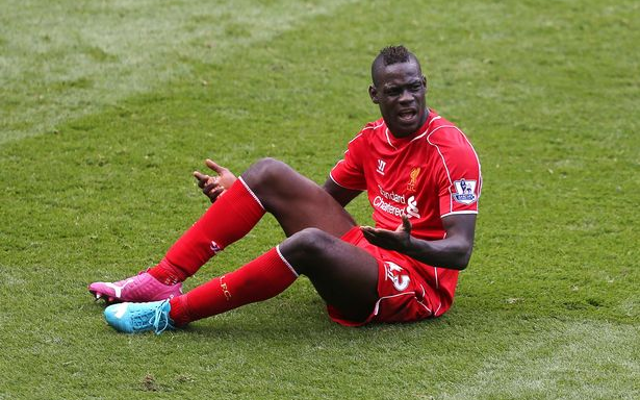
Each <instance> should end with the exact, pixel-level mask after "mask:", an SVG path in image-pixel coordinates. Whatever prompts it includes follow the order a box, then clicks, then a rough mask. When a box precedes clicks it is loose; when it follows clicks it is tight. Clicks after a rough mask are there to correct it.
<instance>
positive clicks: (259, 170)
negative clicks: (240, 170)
mask: <svg viewBox="0 0 640 400" xmlns="http://www.w3.org/2000/svg"><path fill="white" fill-rule="evenodd" d="M290 170H291V167H289V166H288V165H287V164H285V163H283V162H282V161H280V160H276V159H275V158H270V157H265V158H262V159H260V160H258V161H256V162H255V163H254V164H253V165H251V167H249V169H248V170H247V171H246V172H245V173H244V174H242V176H243V177H244V179H246V180H249V181H252V182H255V183H269V182H274V181H275V180H278V179H282V177H283V176H284V175H286V173H287V172H288V171H290Z"/></svg>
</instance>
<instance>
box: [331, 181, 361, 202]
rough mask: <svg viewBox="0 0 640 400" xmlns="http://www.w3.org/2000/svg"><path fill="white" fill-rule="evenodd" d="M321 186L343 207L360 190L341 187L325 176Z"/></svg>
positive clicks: (356, 195)
mask: <svg viewBox="0 0 640 400" xmlns="http://www.w3.org/2000/svg"><path fill="white" fill-rule="evenodd" d="M322 188H323V189H324V190H325V191H326V192H327V193H329V194H330V195H331V197H333V198H334V199H336V201H337V202H338V203H340V205H341V206H342V207H345V206H346V205H347V204H349V202H350V201H351V200H353V199H355V198H356V197H358V195H359V194H360V193H362V191H360V190H352V189H347V188H343V187H342V186H340V185H338V184H337V183H335V182H334V181H333V179H331V178H327V181H326V182H325V183H324V185H322Z"/></svg>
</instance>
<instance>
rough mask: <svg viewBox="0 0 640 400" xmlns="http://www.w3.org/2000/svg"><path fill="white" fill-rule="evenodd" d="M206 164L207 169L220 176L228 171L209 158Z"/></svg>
mask: <svg viewBox="0 0 640 400" xmlns="http://www.w3.org/2000/svg"><path fill="white" fill-rule="evenodd" d="M204 163H205V164H206V165H207V167H209V168H210V169H212V170H214V171H216V173H218V174H221V173H222V172H223V171H224V170H226V168H224V167H221V166H219V165H218V164H216V163H215V161H213V160H211V159H208V158H207V159H206V160H205V162H204Z"/></svg>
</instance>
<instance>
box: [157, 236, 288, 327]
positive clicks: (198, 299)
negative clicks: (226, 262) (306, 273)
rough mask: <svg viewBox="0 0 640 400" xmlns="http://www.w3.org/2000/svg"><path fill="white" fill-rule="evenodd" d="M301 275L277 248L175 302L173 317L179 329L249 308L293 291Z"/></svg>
mask: <svg viewBox="0 0 640 400" xmlns="http://www.w3.org/2000/svg"><path fill="white" fill-rule="evenodd" d="M297 277H298V274H297V273H296V272H295V270H294V269H293V268H292V267H291V266H290V265H289V263H288V262H287V261H286V260H285V259H284V258H283V257H282V255H281V254H280V250H279V248H278V247H275V248H273V249H271V250H269V251H268V252H266V253H264V254H263V255H261V256H260V257H258V258H256V259H255V260H253V261H251V262H250V263H249V264H246V265H245V266H243V267H242V268H240V269H237V270H235V271H233V272H230V273H228V274H226V275H223V276H221V277H218V278H215V279H213V280H211V281H209V282H207V283H205V284H204V285H201V286H198V287H197V288H195V289H193V290H192V291H190V292H189V293H187V294H185V295H182V296H178V297H174V298H173V299H171V301H170V302H171V312H170V314H169V316H170V317H171V319H172V320H173V321H174V322H175V323H176V325H178V326H180V325H184V324H187V323H188V322H191V321H195V320H198V319H202V318H206V317H210V316H212V315H216V314H220V313H223V312H225V311H229V310H231V309H234V308H236V307H240V306H242V305H245V304H249V303H254V302H257V301H263V300H267V299H270V298H271V297H274V296H276V295H278V294H280V293H282V292H283V291H284V290H285V289H286V288H288V287H289V285H291V284H292V283H293V281H295V280H296V278H297Z"/></svg>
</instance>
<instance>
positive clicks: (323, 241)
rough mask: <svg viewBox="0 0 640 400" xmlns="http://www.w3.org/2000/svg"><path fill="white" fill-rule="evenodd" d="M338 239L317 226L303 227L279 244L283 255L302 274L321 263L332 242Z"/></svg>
mask: <svg viewBox="0 0 640 400" xmlns="http://www.w3.org/2000/svg"><path fill="white" fill-rule="evenodd" d="M336 240H339V239H337V238H335V237H333V236H332V235H330V234H328V233H327V232H325V231H323V230H320V229H317V228H305V229H303V230H301V231H299V232H296V233H295V234H293V235H292V236H291V237H289V238H288V239H287V240H285V242H284V243H283V244H282V245H281V251H282V252H283V255H284V257H285V258H286V259H287V260H288V261H289V262H290V263H291V264H292V265H293V267H294V268H295V269H296V271H298V272H299V273H302V274H305V275H306V274H308V272H310V271H309V270H310V269H312V268H315V267H316V266H318V265H319V264H321V263H318V261H321V260H322V259H323V258H325V257H324V256H325V255H326V254H327V252H330V251H331V246H332V243H334V242H335V241H336Z"/></svg>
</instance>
